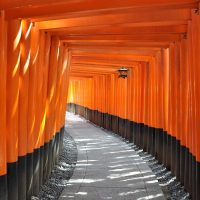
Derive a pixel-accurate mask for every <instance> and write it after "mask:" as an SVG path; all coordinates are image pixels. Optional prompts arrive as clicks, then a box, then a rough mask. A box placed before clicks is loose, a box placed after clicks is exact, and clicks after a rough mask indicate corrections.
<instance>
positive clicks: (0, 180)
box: [0, 11, 7, 199]
mask: <svg viewBox="0 0 200 200" xmlns="http://www.w3.org/2000/svg"><path fill="white" fill-rule="evenodd" d="M6 34H7V27H6V22H5V19H4V12H3V11H1V12H0V97H1V98H0V110H1V115H0V199H7V176H6V174H7V157H6V68H7V62H6V55H7V52H6V38H7V36H6Z"/></svg>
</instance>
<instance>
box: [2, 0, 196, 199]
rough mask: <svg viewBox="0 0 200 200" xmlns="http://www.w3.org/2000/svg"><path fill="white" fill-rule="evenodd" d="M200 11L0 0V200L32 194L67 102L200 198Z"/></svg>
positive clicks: (174, 2)
mask: <svg viewBox="0 0 200 200" xmlns="http://www.w3.org/2000/svg"><path fill="white" fill-rule="evenodd" d="M199 8H200V2H199V0H168V1H165V0H109V1H107V0H101V1H99V0H78V1H77V0H50V1H49V0H1V1H0V111H1V114H0V199H1V200H26V199H27V200H29V199H31V196H32V195H37V194H38V192H39V188H40V186H41V185H42V184H43V183H44V182H45V181H46V180H47V179H48V177H49V175H50V173H51V171H52V169H53V167H54V166H55V163H56V162H57V160H58V155H59V153H60V152H61V151H62V139H63V132H64V125H65V112H66V107H67V104H68V109H69V110H70V111H74V112H76V113H77V114H80V115H82V116H84V117H85V118H87V119H89V120H90V121H92V122H94V123H95V124H97V125H99V126H102V127H104V128H106V129H108V130H112V131H113V132H115V133H118V134H120V135H121V136H122V137H124V138H126V139H128V140H129V141H131V142H134V143H135V144H136V145H137V146H139V147H140V148H142V149H144V150H145V151H147V152H149V153H151V154H152V155H154V156H155V157H156V159H158V161H159V162H160V163H163V164H164V165H165V166H166V167H167V168H168V169H169V170H171V171H172V173H173V174H174V175H175V176H176V177H177V179H178V180H179V181H180V182H181V183H182V184H183V185H184V187H185V189H186V190H187V191H188V192H189V193H190V194H191V196H192V199H194V200H199V199H200V11H199ZM121 67H125V68H127V69H128V74H127V78H124V79H123V78H119V77H118V76H119V74H118V70H119V69H120V68H121Z"/></svg>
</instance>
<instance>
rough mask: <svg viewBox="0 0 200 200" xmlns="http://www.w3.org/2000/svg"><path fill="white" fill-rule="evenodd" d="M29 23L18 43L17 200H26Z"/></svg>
mask: <svg viewBox="0 0 200 200" xmlns="http://www.w3.org/2000/svg"><path fill="white" fill-rule="evenodd" d="M31 26H32V24H31V21H30V20H22V36H21V43H20V50H21V59H20V73H19V74H20V79H19V133H18V141H19V160H18V171H19V174H18V178H19V189H18V191H19V199H20V200H26V155H27V142H28V141H27V138H28V137H27V136H28V92H29V67H30V34H31Z"/></svg>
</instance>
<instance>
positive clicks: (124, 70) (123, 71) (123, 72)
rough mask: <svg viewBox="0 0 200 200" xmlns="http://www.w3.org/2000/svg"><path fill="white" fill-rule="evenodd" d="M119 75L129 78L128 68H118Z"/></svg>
mask: <svg viewBox="0 0 200 200" xmlns="http://www.w3.org/2000/svg"><path fill="white" fill-rule="evenodd" d="M118 72H119V76H118V78H127V77H128V69H127V68H125V67H121V68H120V69H118Z"/></svg>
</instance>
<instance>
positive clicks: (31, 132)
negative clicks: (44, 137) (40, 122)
mask: <svg viewBox="0 0 200 200" xmlns="http://www.w3.org/2000/svg"><path fill="white" fill-rule="evenodd" d="M30 34H31V41H30V66H29V91H28V110H27V112H28V118H27V182H26V188H27V194H26V195H27V199H30V198H31V195H32V189H33V152H34V136H35V134H36V132H35V121H36V106H37V104H36V94H37V87H36V86H37V70H38V56H39V31H38V29H37V27H36V26H32V29H31V33H30Z"/></svg>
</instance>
